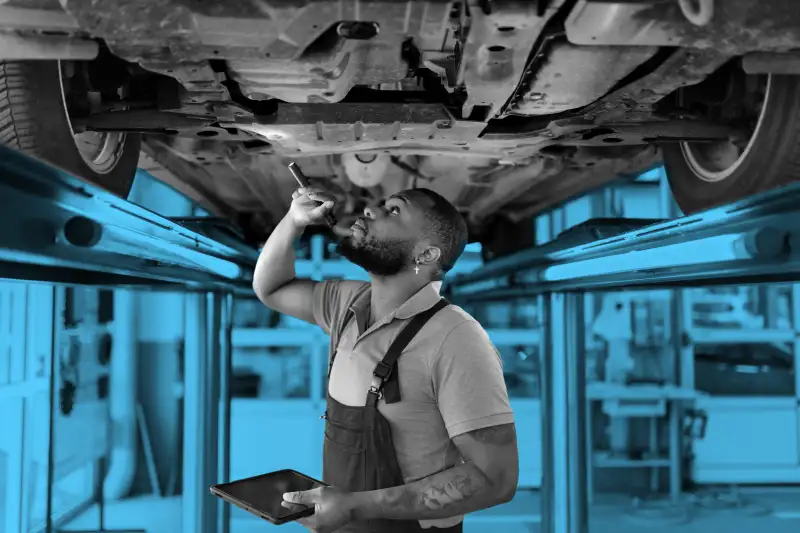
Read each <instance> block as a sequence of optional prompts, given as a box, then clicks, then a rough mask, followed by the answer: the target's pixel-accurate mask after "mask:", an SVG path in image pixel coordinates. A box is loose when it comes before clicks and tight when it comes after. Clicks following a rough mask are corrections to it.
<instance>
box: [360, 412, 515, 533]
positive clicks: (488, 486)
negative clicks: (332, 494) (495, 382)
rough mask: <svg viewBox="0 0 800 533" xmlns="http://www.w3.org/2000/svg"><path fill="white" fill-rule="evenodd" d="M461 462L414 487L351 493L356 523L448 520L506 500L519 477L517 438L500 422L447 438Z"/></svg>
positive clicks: (510, 428)
mask: <svg viewBox="0 0 800 533" xmlns="http://www.w3.org/2000/svg"><path fill="white" fill-rule="evenodd" d="M453 443H454V444H455V445H456V447H457V448H458V450H459V452H460V453H461V456H462V458H463V459H464V461H465V462H464V464H460V465H458V466H454V467H453V468H449V469H447V470H444V471H442V472H439V473H437V474H434V475H432V476H429V477H426V478H425V479H421V480H419V481H416V482H414V483H408V484H406V485H401V486H399V487H392V488H389V489H382V490H374V491H369V492H359V493H356V500H357V501H356V516H357V517H358V518H357V519H359V520H369V519H375V518H388V519H392V520H409V519H410V520H413V519H417V520H426V519H436V518H448V517H451V516H457V515H460V514H465V513H472V512H474V511H478V510H480V509H486V508H487V507H492V506H493V505H497V504H499V503H503V502H506V501H509V500H510V499H511V498H512V497H513V495H514V492H515V491H516V487H517V481H518V479H519V466H518V457H517V455H518V452H517V434H516V430H515V428H514V424H503V425H498V426H493V427H488V428H483V429H478V430H475V431H470V432H469V433H464V434H461V435H458V436H456V437H453Z"/></svg>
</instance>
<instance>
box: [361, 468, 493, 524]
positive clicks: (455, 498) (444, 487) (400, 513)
mask: <svg viewBox="0 0 800 533" xmlns="http://www.w3.org/2000/svg"><path fill="white" fill-rule="evenodd" d="M490 488H491V483H490V482H489V479H488V478H487V477H486V476H485V475H484V474H483V473H482V472H481V471H480V470H479V469H478V468H476V467H475V466H474V465H471V464H466V463H465V464H462V465H459V466H457V467H453V468H451V469H448V470H445V471H443V472H439V473H438V474H434V475H432V476H430V477H428V478H425V479H421V480H419V481H417V482H414V483H411V484H408V485H401V486H399V487H392V488H389V489H383V490H379V491H376V492H377V493H378V494H380V497H379V502H380V503H379V507H380V508H381V510H382V513H384V516H389V517H394V518H396V519H401V518H403V517H408V516H417V517H422V516H425V515H426V514H427V513H431V512H433V513H436V511H441V510H443V509H444V510H450V511H452V513H453V514H459V513H461V512H466V511H465V510H463V509H461V506H463V505H465V504H467V505H468V504H469V500H470V499H471V498H475V497H483V496H484V495H485V494H486V493H487V490H490Z"/></svg>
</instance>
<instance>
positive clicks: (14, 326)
mask: <svg viewBox="0 0 800 533" xmlns="http://www.w3.org/2000/svg"><path fill="white" fill-rule="evenodd" d="M130 199H131V200H132V201H133V202H135V203H138V204H139V205H142V206H144V207H146V208H148V209H150V210H152V211H155V212H156V213H159V214H161V215H164V216H169V217H178V216H183V217H185V216H198V215H202V214H203V212H202V210H200V209H199V208H198V207H197V206H195V205H193V204H192V203H191V202H190V201H189V200H187V199H186V198H185V197H183V196H182V195H180V194H179V193H177V192H175V191H174V190H172V189H170V188H169V187H167V186H166V185H164V184H162V183H160V182H159V181H157V180H156V179H155V178H152V177H151V176H149V175H148V174H147V173H146V172H144V171H141V170H140V171H139V173H138V174H137V176H136V181H135V185H134V190H133V192H132V194H131V197H130ZM678 215H679V213H678V211H677V208H676V207H675V205H674V202H673V200H672V198H671V196H670V193H669V192H668V188H667V186H666V183H665V176H664V171H663V169H662V168H657V169H654V170H652V171H650V172H648V173H646V174H644V175H641V176H638V177H622V178H620V180H618V181H617V182H615V183H613V184H612V185H611V186H609V187H607V188H605V189H603V190H599V191H596V192H594V193H592V194H589V195H586V196H584V197H582V198H579V199H576V200H573V201H571V202H569V203H568V204H566V205H564V206H562V207H560V208H558V209H555V210H553V211H552V212H550V213H548V214H546V215H543V216H540V217H538V218H537V219H536V220H535V226H536V227H535V230H536V239H537V243H539V244H542V243H546V242H548V241H549V240H552V239H554V238H555V237H556V236H557V235H559V234H560V233H562V232H563V231H565V230H567V229H570V228H575V227H579V225H580V224H581V223H582V222H585V221H586V220H589V219H592V218H598V217H604V218H626V219H666V218H673V217H675V216H678ZM321 239H322V238H321V237H314V238H313V239H312V240H311V241H310V243H309V244H308V245H306V246H304V247H303V248H302V249H300V250H298V259H299V262H298V266H297V273H298V276H300V277H302V276H309V277H312V278H314V279H325V278H338V277H347V278H361V279H366V274H365V273H364V272H363V271H361V270H360V269H359V268H358V267H354V266H352V265H350V264H348V263H346V262H345V261H343V260H341V259H340V258H338V257H337V256H336V254H335V252H334V251H333V247H332V246H331V245H330V244H329V243H326V242H324V241H323V240H321ZM697 253H703V250H702V246H700V248H698V251H697ZM621 260H622V259H621ZM481 264H482V261H481V253H480V248H479V247H477V245H470V246H469V247H468V249H467V251H466V252H465V254H464V256H463V258H462V259H461V260H460V261H459V263H458V265H457V266H456V269H455V272H469V271H471V270H474V269H475V268H477V267H479V266H480V265H481ZM540 298H541V297H535V296H532V297H531V298H529V299H527V300H525V299H522V300H520V299H516V300H514V301H508V302H503V301H492V302H491V303H486V304H480V305H478V304H475V305H471V306H468V305H465V308H466V309H467V311H469V312H470V313H471V314H473V316H475V317H476V318H477V319H478V320H480V322H481V323H482V324H483V326H484V327H485V328H486V329H487V331H488V332H489V336H490V337H491V339H492V341H493V342H494V343H495V345H496V346H497V348H498V350H499V352H500V354H501V355H502V358H503V364H504V372H505V378H506V383H507V385H508V391H509V394H510V396H511V400H512V404H513V409H514V412H515V415H516V424H517V432H518V438H519V447H520V448H519V449H520V479H519V490H518V492H517V496H516V498H515V499H514V501H512V502H511V503H509V504H507V505H504V506H501V507H497V508H494V509H490V510H487V511H483V512H479V513H475V514H472V515H469V516H468V517H467V519H466V522H465V531H466V532H467V533H479V532H484V531H503V532H507V533H516V532H528V531H539V528H540V523H541V513H540V505H541V504H540V500H541V499H540V489H541V486H542V473H543V468H544V465H543V460H542V447H543V443H542V422H541V417H542V414H541V413H542V404H541V401H540V392H541V390H540V389H541V376H540V368H541V366H542V361H543V359H542V358H543V355H544V351H545V348H544V344H543V337H544V335H543V332H544V331H545V329H546V328H548V327H558V326H559V325H558V324H546V323H545V320H544V319H543V314H542V302H541V300H540ZM583 322H584V324H583V325H584V327H585V331H584V333H585V356H586V370H585V379H586V413H587V416H586V420H585V423H586V432H585V435H586V439H587V449H588V452H587V457H586V461H587V464H588V465H589V466H588V468H587V476H586V477H587V479H586V492H587V497H588V499H589V502H590V504H591V506H590V511H589V517H590V531H592V533H602V532H606V531H608V532H611V531H614V532H615V533H627V532H629V531H630V532H639V531H641V530H642V528H643V527H645V528H647V530H648V531H654V532H662V531H663V532H666V531H686V532H700V531H705V530H708V529H709V528H712V529H715V528H721V529H720V530H721V531H723V530H724V531H726V532H732V531H742V532H744V531H748V532H749V531H756V530H758V531H770V532H771V533H780V532H784V531H785V532H787V533H788V532H790V531H794V532H797V531H800V378H798V373H797V363H798V358H800V337H798V335H800V286H798V285H792V284H785V285H760V286H742V287H713V288H692V289H670V290H650V291H638V292H630V291H625V292H605V293H600V292H595V293H589V294H587V295H585V297H584V320H583ZM327 343H328V338H327V336H326V335H325V334H324V333H323V332H322V331H321V330H320V329H319V328H317V327H314V326H310V325H308V324H305V323H303V322H301V321H298V320H295V319H292V318H290V317H285V316H281V315H278V314H277V313H274V312H271V311H270V310H268V309H266V308H265V307H264V306H263V305H261V304H260V303H259V302H258V301H257V300H255V299H253V298H236V299H234V298H233V297H231V296H228V295H225V294H222V293H219V294H215V293H211V294H207V295H206V294H189V293H177V292H175V293H172V292H153V291H146V290H142V291H131V290H115V289H93V288H78V287H63V286H58V287H56V286H53V285H48V284H46V283H29V284H25V283H12V282H3V283H0V421H1V425H0V533H16V532H39V531H45V530H48V531H50V530H59V531H77V530H98V529H99V524H100V520H101V517H100V514H101V512H102V515H103V516H102V520H103V526H104V527H105V529H107V530H114V529H123V528H125V529H126V530H130V529H134V530H135V529H141V530H146V531H148V532H159V533H160V532H178V531H183V532H185V533H196V532H199V531H200V530H201V529H200V528H201V527H202V530H203V531H212V530H213V531H219V532H222V531H224V530H225V529H226V527H229V528H230V529H229V530H230V531H231V532H233V533H246V532H248V533H249V532H261V531H264V532H266V531H273V530H275V531H281V532H283V533H296V532H298V531H303V529H302V528H300V526H298V525H297V524H288V525H284V526H279V527H280V529H275V528H276V526H272V525H270V524H268V523H267V522H264V521H261V520H258V519H256V518H255V517H253V516H251V515H249V514H247V513H245V512H243V511H240V510H238V509H233V510H228V511H226V512H220V513H218V514H214V515H213V517H214V518H213V519H214V520H216V521H217V522H218V523H214V524H208V523H206V522H205V518H206V517H208V516H211V515H207V514H204V513H205V511H204V509H208V508H209V507H211V506H214V505H216V503H217V502H216V501H215V500H214V498H213V497H212V496H211V495H210V494H209V492H208V487H207V486H204V485H203V484H202V483H199V482H197V480H200V479H206V478H207V477H208V476H207V474H208V471H209V470H208V469H216V470H214V472H224V470H225V466H224V465H221V464H220V462H219V461H216V457H222V456H224V455H225V454H223V452H224V451H225V452H227V453H228V454H229V456H230V464H229V472H228V474H229V476H230V479H237V478H241V477H245V476H251V475H256V474H260V473H264V472H269V471H272V470H276V469H281V468H294V469H296V470H299V471H301V472H304V473H306V474H308V475H311V476H314V477H320V476H321V470H322V464H321V459H322V457H321V452H322V436H323V427H324V422H323V421H322V420H320V415H321V414H322V412H323V410H324V395H325V391H324V389H325V373H326V369H327ZM228 348H230V349H228ZM226 357H230V358H231V359H232V361H231V363H232V365H231V368H232V372H231V375H230V376H229V379H228V380H224V379H223V380H221V381H220V380H217V379H216V378H217V377H218V376H219V375H220V373H223V374H224V373H225V372H226V365H225V358H226ZM220 383H222V384H220ZM226 386H227V387H229V389H228V391H226V390H225V388H226ZM226 392H229V393H230V397H231V400H230V404H229V415H230V435H229V439H228V438H227V437H228V435H226V434H225V431H224V430H222V431H220V427H222V425H221V424H220V423H219V417H217V418H214V417H209V416H208V413H210V412H217V413H219V412H222V413H228V411H227V409H228V405H227V404H226V403H225V400H224V398H225V396H226ZM219 402H222V404H224V405H222V406H221V408H220V405H221V404H220V403H219ZM226 447H227V450H226ZM221 454H222V455H221ZM212 456H214V457H212ZM103 474H104V475H103ZM211 477H212V478H213V477H214V475H213V474H212V476H211ZM99 501H101V502H102V505H98V502H99ZM227 512H229V513H230V516H229V520H230V521H229V523H228V524H226V523H225V522H227V520H228V516H226V513H227ZM201 524H202V526H201ZM722 528H724V529H722Z"/></svg>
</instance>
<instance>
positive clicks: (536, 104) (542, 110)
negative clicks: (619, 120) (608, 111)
mask: <svg viewBox="0 0 800 533" xmlns="http://www.w3.org/2000/svg"><path fill="white" fill-rule="evenodd" d="M657 50H658V49H657V48H655V47H648V46H641V47H638V46H637V47H633V46H624V47H618V46H615V47H610V46H598V47H588V46H575V45H573V44H570V43H567V42H557V43H553V44H552V45H551V46H550V47H549V49H548V50H547V53H546V54H545V57H544V59H543V60H542V63H541V65H540V66H539V68H538V69H537V70H536V71H535V74H534V75H533V76H532V79H531V81H530V83H528V84H527V86H526V87H525V88H524V90H523V91H520V92H519V94H518V95H516V97H515V102H514V104H512V106H511V108H510V109H509V113H511V114H514V115H549V114H556V113H561V112H564V111H569V110H571V109H577V108H580V107H584V106H586V105H589V104H591V103H592V102H594V101H595V100H597V99H598V98H600V97H602V96H603V95H605V94H606V93H608V91H609V90H611V88H612V87H614V85H616V83H617V82H619V81H620V80H621V79H623V78H624V77H625V76H627V75H628V74H630V73H631V72H632V71H633V70H634V69H635V68H636V67H638V66H639V65H641V64H642V63H644V62H645V61H647V60H648V59H650V58H651V57H652V56H653V55H654V54H655V53H656V51H657Z"/></svg>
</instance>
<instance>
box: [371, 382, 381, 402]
mask: <svg viewBox="0 0 800 533" xmlns="http://www.w3.org/2000/svg"><path fill="white" fill-rule="evenodd" d="M369 392H371V393H372V394H374V395H376V396H377V397H378V399H379V400H382V399H383V391H382V390H381V389H379V388H378V387H376V386H375V385H370V386H369Z"/></svg>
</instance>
